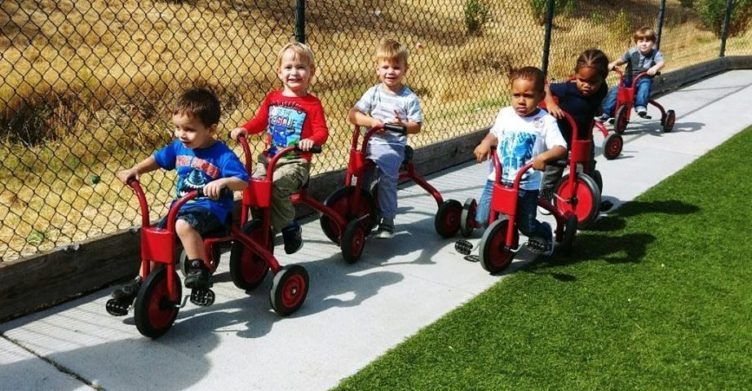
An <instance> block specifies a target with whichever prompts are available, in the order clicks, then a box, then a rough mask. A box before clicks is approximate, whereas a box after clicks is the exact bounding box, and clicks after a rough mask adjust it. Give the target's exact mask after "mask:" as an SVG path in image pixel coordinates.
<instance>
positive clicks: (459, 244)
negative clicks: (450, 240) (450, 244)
mask: <svg viewBox="0 0 752 391" xmlns="http://www.w3.org/2000/svg"><path fill="white" fill-rule="evenodd" d="M473 247H474V246H473V244H472V243H470V242H468V241H467V240H465V239H460V240H458V241H456V242H454V249H455V250H456V251H457V252H458V253H460V254H462V255H470V253H472V252H473Z"/></svg>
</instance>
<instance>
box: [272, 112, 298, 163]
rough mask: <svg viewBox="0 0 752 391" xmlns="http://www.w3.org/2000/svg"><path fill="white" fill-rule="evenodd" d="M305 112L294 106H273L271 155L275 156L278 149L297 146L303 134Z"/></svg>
mask: <svg viewBox="0 0 752 391" xmlns="http://www.w3.org/2000/svg"><path fill="white" fill-rule="evenodd" d="M305 119H306V113H305V111H303V110H301V109H298V108H296V107H292V106H271V107H270V108H269V128H268V132H269V135H270V136H271V141H272V142H271V146H270V147H269V155H270V156H274V154H276V153H277V149H279V148H285V147H288V146H291V145H297V144H298V142H299V141H300V134H301V133H302V132H303V122H304V121H305Z"/></svg>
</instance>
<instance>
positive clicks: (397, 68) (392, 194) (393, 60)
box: [347, 39, 423, 239]
mask: <svg viewBox="0 0 752 391" xmlns="http://www.w3.org/2000/svg"><path fill="white" fill-rule="evenodd" d="M375 61H376V74H377V75H378V77H379V81H380V82H381V83H379V84H377V85H375V86H373V87H371V88H370V89H368V91H366V93H365V94H363V96H362V97H361V98H360V100H358V102H356V103H355V107H353V108H352V109H350V112H349V113H348V115H347V119H348V120H349V121H350V122H351V123H353V124H355V125H360V126H366V127H369V128H371V127H374V126H379V125H383V124H385V123H394V124H399V125H402V126H404V127H405V128H406V129H407V133H408V134H416V133H419V132H420V127H421V123H422V122H423V112H422V111H421V109H420V102H419V101H418V97H417V96H416V95H415V93H414V92H413V91H412V90H410V88H408V87H407V86H405V84H404V82H403V80H404V78H405V74H406V73H407V70H408V65H407V48H405V46H403V45H402V44H400V43H399V42H397V41H395V40H393V39H385V40H383V41H382V42H381V43H380V44H379V46H378V47H377V49H376V55H375ZM406 144H407V137H406V136H405V135H399V134H394V133H391V132H387V131H382V132H379V133H377V134H375V135H374V137H372V138H371V140H370V141H369V143H368V159H370V160H372V161H373V162H374V163H376V167H377V170H378V172H377V176H378V178H379V179H378V180H379V182H378V199H377V201H378V204H379V209H380V211H381V222H380V223H379V227H378V229H377V231H376V237H377V238H381V239H389V238H391V237H393V236H394V217H395V216H396V215H397V181H398V180H399V168H400V166H401V165H402V161H403V159H404V156H405V145H406Z"/></svg>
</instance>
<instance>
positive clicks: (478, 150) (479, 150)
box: [473, 143, 491, 163]
mask: <svg viewBox="0 0 752 391" xmlns="http://www.w3.org/2000/svg"><path fill="white" fill-rule="evenodd" d="M490 152H491V149H490V148H489V147H488V146H487V145H485V144H484V143H480V144H478V146H477V147H475V150H473V155H475V161H477V162H478V163H480V162H482V161H484V160H486V159H488V155H489V153H490Z"/></svg>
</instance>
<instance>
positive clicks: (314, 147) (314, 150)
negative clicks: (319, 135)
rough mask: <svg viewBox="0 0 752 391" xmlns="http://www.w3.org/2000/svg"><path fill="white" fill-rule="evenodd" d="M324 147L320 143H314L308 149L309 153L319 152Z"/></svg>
mask: <svg viewBox="0 0 752 391" xmlns="http://www.w3.org/2000/svg"><path fill="white" fill-rule="evenodd" d="M323 149H324V148H323V147H322V146H321V145H314V146H312V147H311V149H309V150H308V152H310V153H321V151H322V150H323Z"/></svg>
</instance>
